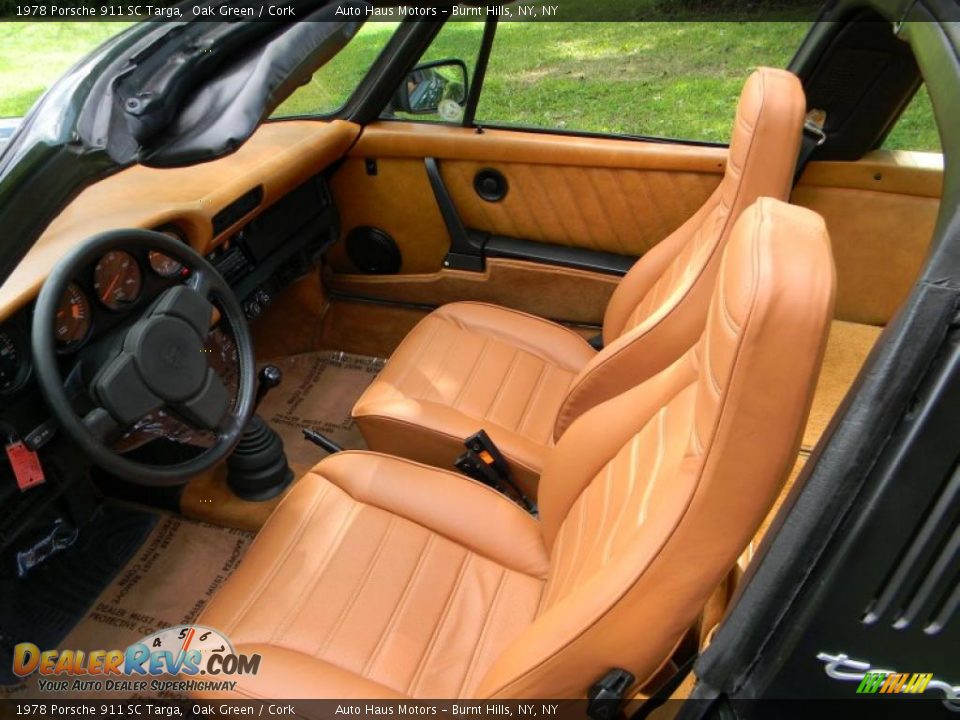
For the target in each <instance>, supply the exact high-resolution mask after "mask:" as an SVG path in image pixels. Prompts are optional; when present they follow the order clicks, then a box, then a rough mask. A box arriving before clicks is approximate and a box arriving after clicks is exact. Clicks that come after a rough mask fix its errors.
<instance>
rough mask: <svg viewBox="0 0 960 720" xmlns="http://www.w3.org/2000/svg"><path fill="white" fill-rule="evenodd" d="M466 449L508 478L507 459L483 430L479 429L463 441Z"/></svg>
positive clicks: (508, 467)
mask: <svg viewBox="0 0 960 720" xmlns="http://www.w3.org/2000/svg"><path fill="white" fill-rule="evenodd" d="M463 444H464V445H465V446H466V448H467V450H468V451H470V452H472V453H473V454H474V455H476V456H477V457H478V458H479V459H480V462H482V463H483V464H484V465H486V466H487V467H489V468H492V469H493V470H494V472H496V473H497V475H499V476H500V477H503V478H507V479H509V478H510V466H509V465H507V459H506V458H505V457H504V456H503V453H502V452H500V449H499V448H498V447H497V446H496V445H494V443H493V440H491V439H490V436H489V435H487V433H486V431H485V430H479V431H477V432H475V433H474V434H473V435H471V436H470V437H468V438H467V439H466V440H464V441H463Z"/></svg>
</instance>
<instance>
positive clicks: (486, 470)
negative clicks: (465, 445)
mask: <svg viewBox="0 0 960 720" xmlns="http://www.w3.org/2000/svg"><path fill="white" fill-rule="evenodd" d="M453 466H454V467H455V468H456V469H457V470H459V471H460V472H462V473H463V474H464V475H466V476H467V477H469V478H473V479H474V480H476V481H478V482H482V483H483V484H484V485H489V486H490V487H492V488H493V489H494V490H497V491H499V492H503V483H502V482H501V479H500V475H499V474H498V473H497V471H496V470H494V468H493V464H492V463H487V462H485V461H484V459H483V458H481V457H480V455H478V454H477V453H475V452H474V451H473V450H470V449H467V450H466V451H465V452H463V453H462V454H461V455H460V456H459V457H458V458H457V459H456V460H454V462H453Z"/></svg>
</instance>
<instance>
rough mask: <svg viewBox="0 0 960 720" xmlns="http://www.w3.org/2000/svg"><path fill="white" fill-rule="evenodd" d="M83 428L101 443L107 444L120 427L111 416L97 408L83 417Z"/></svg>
mask: <svg viewBox="0 0 960 720" xmlns="http://www.w3.org/2000/svg"><path fill="white" fill-rule="evenodd" d="M82 422H83V426H84V427H85V428H86V429H87V432H89V433H90V434H91V435H93V436H94V437H95V438H97V439H98V440H100V441H101V442H109V441H110V440H112V439H113V438H114V437H115V436H116V435H117V434H118V433H119V432H120V425H119V424H118V423H117V421H116V420H114V419H113V416H111V415H110V413H109V412H108V411H107V410H105V409H104V408H102V407H97V408H94V409H93V410H91V411H90V412H88V413H87V414H86V415H84V416H83V420H82Z"/></svg>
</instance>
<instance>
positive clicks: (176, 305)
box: [150, 273, 213, 338]
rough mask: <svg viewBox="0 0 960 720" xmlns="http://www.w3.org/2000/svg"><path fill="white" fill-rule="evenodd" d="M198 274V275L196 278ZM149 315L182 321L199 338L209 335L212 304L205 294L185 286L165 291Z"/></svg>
mask: <svg viewBox="0 0 960 720" xmlns="http://www.w3.org/2000/svg"><path fill="white" fill-rule="evenodd" d="M199 275H200V274H199V273H198V275H197V276H199ZM150 314H151V315H153V316H156V315H167V316H170V317H175V318H179V319H181V320H184V321H185V322H186V323H187V324H189V325H190V327H192V328H193V329H194V330H195V331H196V332H197V334H198V335H199V336H200V337H201V338H206V337H207V335H209V334H210V326H211V321H212V320H213V304H212V303H211V302H210V301H209V300H207V298H206V295H205V293H202V292H200V291H199V290H194V289H193V288H192V287H187V286H186V285H178V286H176V287H172V288H170V289H169V290H167V291H166V292H165V293H164V294H163V295H161V296H160V299H159V300H158V301H157V303H156V305H154V307H153V309H152V310H151V313H150Z"/></svg>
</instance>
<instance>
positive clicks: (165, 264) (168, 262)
mask: <svg viewBox="0 0 960 720" xmlns="http://www.w3.org/2000/svg"><path fill="white" fill-rule="evenodd" d="M149 257H150V269H151V270H153V271H154V272H155V273H156V274H157V275H159V276H160V277H162V278H168V277H173V276H174V275H176V274H178V273H179V272H180V271H181V270H183V264H182V263H180V261H179V260H174V259H173V258H172V257H170V256H169V255H164V254H163V253H162V252H160V251H158V250H151V251H150V256H149Z"/></svg>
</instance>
